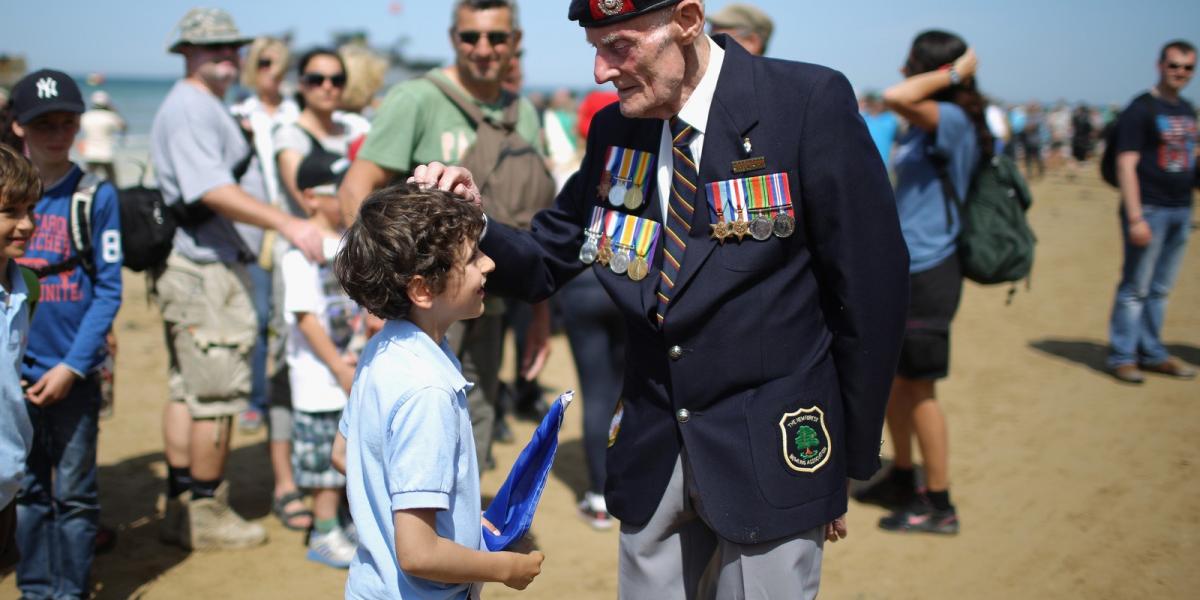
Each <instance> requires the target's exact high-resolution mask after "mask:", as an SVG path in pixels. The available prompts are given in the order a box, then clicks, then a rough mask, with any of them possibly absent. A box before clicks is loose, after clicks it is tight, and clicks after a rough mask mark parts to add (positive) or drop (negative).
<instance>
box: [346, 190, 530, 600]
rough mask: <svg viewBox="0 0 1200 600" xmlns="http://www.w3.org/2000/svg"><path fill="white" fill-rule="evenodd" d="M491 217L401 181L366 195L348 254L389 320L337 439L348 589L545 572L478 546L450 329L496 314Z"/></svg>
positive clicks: (366, 304) (427, 592)
mask: <svg viewBox="0 0 1200 600" xmlns="http://www.w3.org/2000/svg"><path fill="white" fill-rule="evenodd" d="M483 226H484V221H483V213H482V212H481V211H480V210H479V208H478V207H477V206H474V205H472V204H469V203H466V202H464V201H462V200H459V199H457V198H455V197H453V196H451V195H450V194H448V193H444V192H440V191H436V190H429V191H423V190H420V189H418V188H416V187H412V186H394V187H389V188H385V189H382V190H379V191H377V192H375V193H374V194H372V195H371V196H369V197H368V198H367V199H366V201H365V202H364V203H363V205H362V207H361V209H360V212H359V215H358V220H357V221H356V222H355V223H354V225H353V226H351V227H350V229H349V231H348V232H347V234H346V236H345V238H344V245H343V248H342V250H341V251H340V252H339V253H338V255H337V259H336V261H335V264H334V270H335V271H336V273H337V276H338V279H339V280H340V281H341V282H342V287H343V288H344V289H345V290H346V293H347V294H349V295H350V297H351V298H352V299H354V300H355V301H356V302H358V304H359V305H360V306H362V307H363V309H365V310H367V311H370V312H371V313H372V314H375V315H377V316H379V317H382V318H384V319H386V320H387V322H386V324H385V325H384V327H383V330H382V331H380V332H379V333H378V334H376V335H375V336H374V337H373V338H371V341H370V342H368V343H367V346H366V348H364V349H363V352H362V355H361V356H360V357H359V360H358V372H357V373H356V374H355V378H354V389H353V391H352V392H351V393H350V400H349V402H348V403H347V404H346V409H345V411H343V413H342V421H341V423H340V424H339V431H338V434H339V435H338V440H337V444H336V446H335V454H337V455H339V456H338V459H339V462H341V460H340V459H341V456H340V455H341V450H342V449H343V448H344V450H345V453H344V464H345V466H346V475H347V481H348V484H347V490H348V492H349V496H350V511H351V513H352V514H353V516H354V523H355V524H356V525H357V527H358V536H359V551H358V554H356V555H355V557H354V561H353V562H352V563H351V564H350V575H349V578H348V579H347V581H346V597H347V598H383V597H400V598H439V599H441V598H445V599H449V598H463V597H464V596H466V595H468V594H469V595H470V596H471V597H476V596H477V594H478V592H479V587H480V586H479V585H472V584H476V583H481V582H485V581H499V582H502V583H504V584H505V585H507V586H509V587H512V588H515V589H524V588H525V586H527V585H529V583H530V582H532V581H533V578H534V577H536V576H537V575H538V573H539V572H540V571H541V563H542V560H543V556H542V554H541V553H540V552H536V551H535V552H532V553H530V554H519V553H513V552H496V553H490V552H487V551H483V550H479V548H482V547H483V545H482V543H481V542H482V540H481V538H482V531H481V525H482V518H481V516H480V498H479V465H478V463H477V459H476V456H475V442H474V437H473V435H472V432H471V418H470V416H469V415H468V413H467V395H466V393H467V390H468V389H470V387H471V384H470V383H468V382H467V381H466V380H465V379H463V376H462V373H461V367H460V364H459V362H458V359H457V358H455V356H454V353H453V352H452V351H451V350H450V346H449V345H448V344H447V342H446V339H445V335H446V330H447V329H448V328H449V327H450V326H451V325H452V324H454V323H455V322H456V321H460V320H463V319H473V318H475V317H478V316H479V315H480V314H481V313H482V312H483V298H484V294H483V284H484V281H485V280H486V279H487V274H488V273H489V272H491V271H492V269H493V268H494V267H495V264H494V263H493V262H492V260H491V259H490V258H488V257H487V256H486V255H484V254H483V253H481V252H480V251H479V249H478V246H477V242H478V239H479V236H480V234H481V233H482V231H483ZM397 567H398V568H397Z"/></svg>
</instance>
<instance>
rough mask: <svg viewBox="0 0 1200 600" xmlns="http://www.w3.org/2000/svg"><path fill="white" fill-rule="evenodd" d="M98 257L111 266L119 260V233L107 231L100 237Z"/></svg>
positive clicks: (113, 230)
mask: <svg viewBox="0 0 1200 600" xmlns="http://www.w3.org/2000/svg"><path fill="white" fill-rule="evenodd" d="M100 255H101V257H103V258H104V262H106V263H109V264H112V263H115V262H117V261H119V260H121V232H120V231H117V230H115V229H109V230H108V231H105V232H104V235H101V236H100Z"/></svg>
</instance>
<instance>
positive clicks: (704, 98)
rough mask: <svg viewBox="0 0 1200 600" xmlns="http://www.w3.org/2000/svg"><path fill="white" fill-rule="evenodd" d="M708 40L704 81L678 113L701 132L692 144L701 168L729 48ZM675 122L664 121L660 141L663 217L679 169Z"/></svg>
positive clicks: (660, 180) (659, 198)
mask: <svg viewBox="0 0 1200 600" xmlns="http://www.w3.org/2000/svg"><path fill="white" fill-rule="evenodd" d="M705 39H707V40H708V50H709V52H708V68H707V69H705V71H704V75H703V76H702V77H701V78H700V83H699V84H698V85H697V86H696V89H695V90H693V91H692V95H691V96H690V97H688V99H687V102H685V103H684V104H683V109H681V110H680V111H679V115H678V117H679V118H680V119H683V120H684V122H686V123H687V124H688V125H691V126H692V129H695V130H696V132H697V135H696V137H695V138H693V139H692V143H691V144H688V147H689V148H690V149H691V151H692V158H693V159H695V161H696V169H697V170H699V168H700V153H701V151H702V150H703V148H704V128H705V127H707V126H708V112H709V110H710V109H711V108H712V101H713V95H714V94H716V92H717V78H718V77H719V76H720V75H721V65H723V64H724V63H725V50H724V49H722V48H721V47H720V46H718V45H717V43H716V42H714V41H713V40H712V38H710V37H707V36H705ZM672 138H673V136H672V135H671V122H670V121H669V120H667V121H663V126H662V139H661V140H660V141H659V143H658V202H659V207H660V208H662V215H663V220H664V221H665V220H666V216H667V200H668V199H669V198H670V195H669V192H670V190H671V175H672V173H673V172H674V170H675V153H674V152H673V151H672V147H673V145H672V143H671V142H672ZM697 209H699V207H697Z"/></svg>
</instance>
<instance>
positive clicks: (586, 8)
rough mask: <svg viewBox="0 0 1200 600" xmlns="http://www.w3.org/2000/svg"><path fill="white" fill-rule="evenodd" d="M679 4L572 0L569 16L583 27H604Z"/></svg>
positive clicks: (659, 0)
mask: <svg viewBox="0 0 1200 600" xmlns="http://www.w3.org/2000/svg"><path fill="white" fill-rule="evenodd" d="M676 4H679V0H571V8H570V11H569V12H568V13H567V18H568V19H570V20H572V21H579V25H580V26H581V27H604V26H605V25H612V24H613V23H620V22H621V21H627V20H629V19H632V18H634V17H637V16H640V15H644V14H646V13H648V12H653V11H656V10H658V9H660V8H666V7H668V6H674V5H676Z"/></svg>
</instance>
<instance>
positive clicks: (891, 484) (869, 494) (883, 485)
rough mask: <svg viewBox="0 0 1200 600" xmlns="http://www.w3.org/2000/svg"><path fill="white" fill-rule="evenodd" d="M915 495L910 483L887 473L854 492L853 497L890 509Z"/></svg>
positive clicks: (905, 504)
mask: <svg viewBox="0 0 1200 600" xmlns="http://www.w3.org/2000/svg"><path fill="white" fill-rule="evenodd" d="M916 497H917V490H916V489H915V488H914V487H913V486H912V484H911V483H901V482H900V481H899V480H898V479H897V478H896V477H894V476H893V473H888V474H887V475H885V476H884V477H883V478H882V479H880V480H879V481H876V482H875V483H873V484H871V485H869V486H867V487H865V488H862V489H860V490H858V491H857V492H855V493H854V499H855V500H858V501H859V502H862V503H863V504H874V505H876V506H882V507H884V508H890V509H893V510H895V509H900V508H903V507H905V506H908V505H909V504H912V502H913V500H915V499H916Z"/></svg>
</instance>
